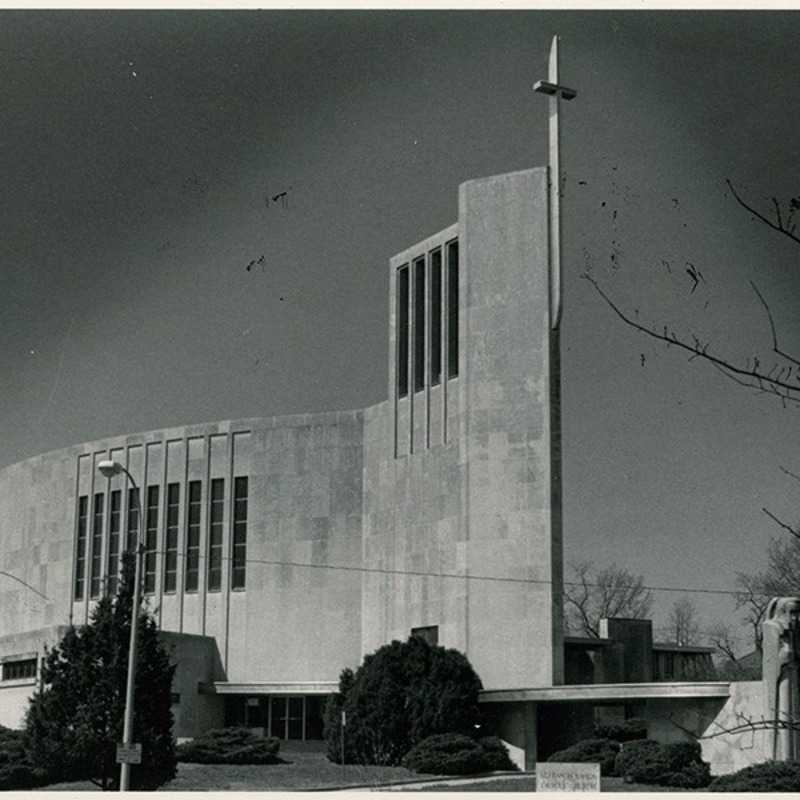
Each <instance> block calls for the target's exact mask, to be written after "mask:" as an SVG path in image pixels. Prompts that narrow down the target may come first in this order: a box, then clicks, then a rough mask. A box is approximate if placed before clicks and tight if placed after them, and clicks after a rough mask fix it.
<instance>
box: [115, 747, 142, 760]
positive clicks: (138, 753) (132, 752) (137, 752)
mask: <svg viewBox="0 0 800 800" xmlns="http://www.w3.org/2000/svg"><path fill="white" fill-rule="evenodd" d="M141 763H142V746H141V744H129V745H125V744H118V745H117V764H141Z"/></svg>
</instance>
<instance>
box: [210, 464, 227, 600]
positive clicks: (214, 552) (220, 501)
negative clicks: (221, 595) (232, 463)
mask: <svg viewBox="0 0 800 800" xmlns="http://www.w3.org/2000/svg"><path fill="white" fill-rule="evenodd" d="M209 511H210V514H209V517H210V521H211V523H210V525H209V531H208V591H209V592H218V591H219V590H220V589H221V588H222V520H223V516H224V512H225V481H224V479H222V478H214V479H213V480H212V481H211V501H210V509H209Z"/></svg>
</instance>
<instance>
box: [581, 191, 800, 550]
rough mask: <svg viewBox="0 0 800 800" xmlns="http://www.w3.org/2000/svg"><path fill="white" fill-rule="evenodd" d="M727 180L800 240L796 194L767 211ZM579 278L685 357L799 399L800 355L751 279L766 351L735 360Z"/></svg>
mask: <svg viewBox="0 0 800 800" xmlns="http://www.w3.org/2000/svg"><path fill="white" fill-rule="evenodd" d="M727 184H728V188H729V189H730V190H731V193H732V194H733V197H734V198H735V200H736V202H737V203H738V204H739V205H740V206H741V207H742V208H744V209H745V210H746V211H748V212H749V213H750V214H751V215H752V216H753V218H754V219H756V220H757V221H759V222H760V223H762V224H764V225H766V226H767V227H768V228H769V229H770V230H772V231H775V232H777V233H779V234H781V235H783V236H786V237H788V239H789V240H790V241H792V242H794V243H795V244H797V245H800V236H797V235H796V234H795V228H796V223H795V221H794V215H795V212H796V211H797V210H798V209H800V198H798V197H793V198H791V199H790V200H789V201H788V202H785V203H781V202H780V201H779V200H778V199H777V198H775V197H773V198H772V206H773V208H772V212H771V214H767V213H762V212H760V211H758V210H757V209H756V208H754V207H753V206H752V205H751V204H750V203H748V202H746V201H745V200H743V199H742V197H741V196H740V195H739V193H738V192H737V190H736V187H735V186H734V185H733V183H732V182H731V181H730V180H728V181H727ZM687 271H688V272H689V274H690V276H691V277H692V279H693V280H694V281H695V286H696V285H697V281H698V280H699V273H697V271H696V269H695V268H694V267H691V266H690V268H689V269H688V270H687ZM583 277H584V278H585V279H586V280H588V281H589V282H590V283H591V284H592V285H593V286H594V288H595V289H596V290H597V293H598V294H599V295H600V296H601V297H602V298H603V300H605V302H606V303H607V304H608V306H609V307H610V308H611V309H612V310H613V311H614V313H615V314H616V315H617V316H618V317H619V318H620V319H621V320H622V321H623V322H624V323H625V324H626V325H629V326H630V327H631V328H634V329H636V330H638V331H639V332H640V333H642V334H644V335H646V336H648V337H650V338H653V339H656V340H659V341H662V342H665V343H666V344H667V345H668V346H670V347H675V348H677V349H678V350H679V351H681V350H682V351H684V352H687V353H689V361H694V360H695V359H700V360H701V361H704V362H706V363H707V364H710V365H711V366H713V367H714V368H716V369H718V370H719V371H720V372H722V374H723V375H725V376H726V377H728V378H730V379H731V380H733V381H734V382H735V383H738V384H740V385H742V386H746V387H750V388H752V389H755V390H757V391H758V392H765V393H768V394H773V395H775V396H776V397H778V398H780V400H781V401H782V402H783V404H784V405H786V404H788V403H797V404H800V357H798V356H796V355H794V354H793V353H790V352H788V351H787V350H784V349H783V348H782V347H781V344H780V341H779V338H778V330H777V327H776V325H775V319H774V317H773V315H772V311H771V309H770V306H769V303H768V302H767V300H766V299H765V297H764V295H763V294H762V293H761V291H759V289H758V286H756V284H755V283H753V282H752V281H751V282H750V286H751V287H752V289H753V293H754V294H755V296H756V298H757V302H758V303H759V305H761V306H763V308H764V311H765V315H766V320H767V323H768V324H769V329H770V334H771V339H772V352H771V353H770V354H769V355H767V356H766V357H762V356H760V355H758V354H755V355H751V356H749V357H747V358H745V359H736V358H735V357H733V356H729V355H725V354H722V353H714V352H712V351H711V344H710V342H709V341H707V340H703V339H702V338H700V337H699V336H697V335H696V334H695V333H689V334H678V333H676V332H675V330H674V329H673V328H671V327H670V326H669V325H656V324H647V323H645V322H642V321H641V320H640V319H639V318H638V314H629V313H627V312H626V311H624V310H623V309H622V308H621V307H620V306H619V304H617V303H615V302H614V301H613V300H612V299H611V297H610V295H609V294H608V293H607V292H606V291H605V290H604V289H603V287H601V286H600V283H599V282H598V281H597V280H596V279H595V278H594V277H592V276H591V275H589V274H588V273H584V275H583ZM798 535H800V533H799V534H798Z"/></svg>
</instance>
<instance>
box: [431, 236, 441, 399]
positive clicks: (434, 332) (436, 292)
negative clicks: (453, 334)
mask: <svg viewBox="0 0 800 800" xmlns="http://www.w3.org/2000/svg"><path fill="white" fill-rule="evenodd" d="M430 358H431V361H430V364H431V378H430V381H431V386H436V385H437V384H438V383H439V381H440V380H441V379H442V251H441V250H434V251H433V252H432V253H431V354H430Z"/></svg>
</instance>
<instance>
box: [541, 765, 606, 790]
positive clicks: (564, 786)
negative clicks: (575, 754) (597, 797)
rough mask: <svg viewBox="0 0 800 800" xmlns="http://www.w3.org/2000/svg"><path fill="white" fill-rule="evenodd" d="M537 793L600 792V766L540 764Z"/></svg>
mask: <svg viewBox="0 0 800 800" xmlns="http://www.w3.org/2000/svg"><path fill="white" fill-rule="evenodd" d="M536 791H537V792H599V791H600V765H599V764H569V763H563V764H559V763H555V762H554V763H547V764H545V763H539V764H537V765H536Z"/></svg>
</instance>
